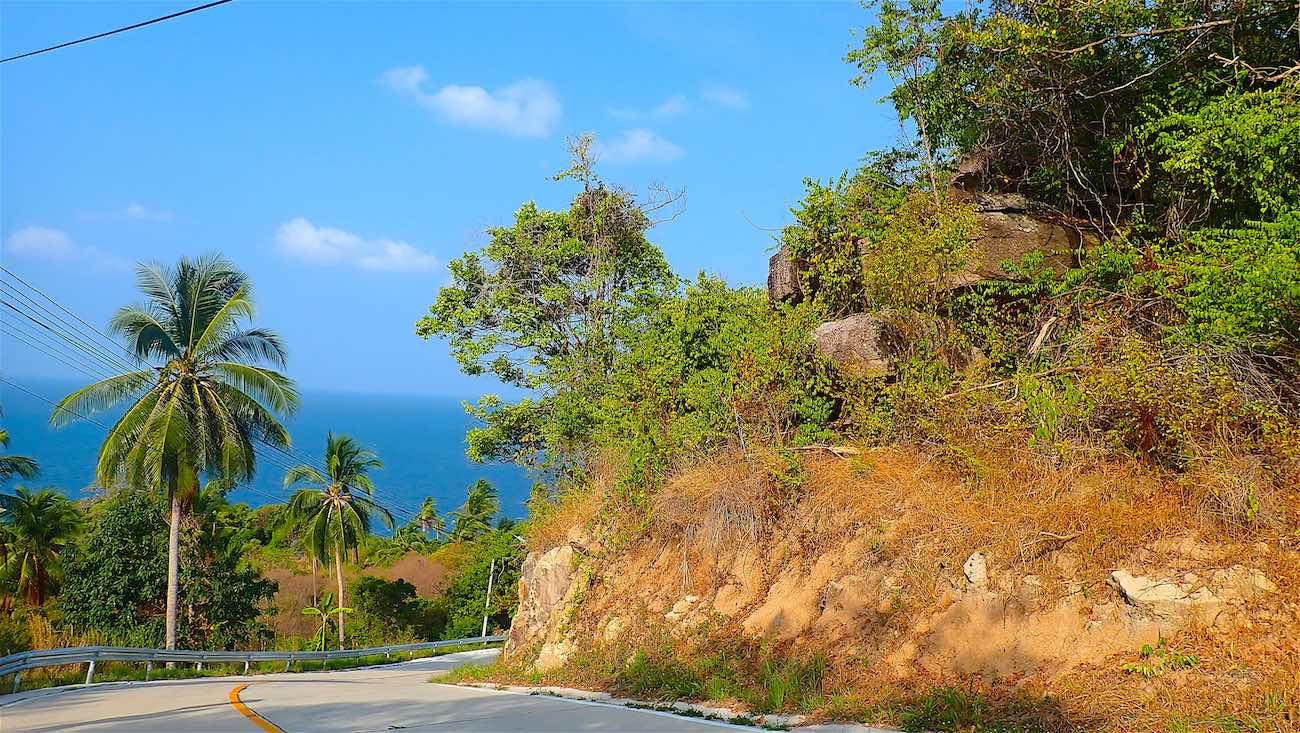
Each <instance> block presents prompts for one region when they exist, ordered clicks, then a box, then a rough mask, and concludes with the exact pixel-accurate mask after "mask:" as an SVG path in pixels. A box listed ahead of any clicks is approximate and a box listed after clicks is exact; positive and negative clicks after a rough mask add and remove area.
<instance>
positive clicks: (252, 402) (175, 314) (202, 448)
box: [50, 255, 298, 649]
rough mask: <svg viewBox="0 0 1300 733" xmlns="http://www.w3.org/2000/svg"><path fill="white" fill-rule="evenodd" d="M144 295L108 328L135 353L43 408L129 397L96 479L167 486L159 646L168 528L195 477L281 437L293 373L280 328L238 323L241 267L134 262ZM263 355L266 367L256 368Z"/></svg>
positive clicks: (171, 596)
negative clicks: (131, 363) (127, 366)
mask: <svg viewBox="0 0 1300 733" xmlns="http://www.w3.org/2000/svg"><path fill="white" fill-rule="evenodd" d="M136 272H137V276H136V281H137V284H138V285H139V288H140V290H141V291H142V292H143V293H144V295H145V298H146V301H145V302H144V303H141V304H134V305H128V306H125V307H123V308H121V309H120V310H118V311H117V313H116V314H115V315H114V316H113V319H112V321H111V322H110V324H109V328H110V329H111V330H112V331H113V332H114V333H115V334H117V335H120V336H122V337H124V339H125V340H126V343H127V347H128V348H129V349H130V351H131V353H133V354H134V355H135V357H136V359H137V360H138V361H139V362H140V366H139V368H137V369H133V370H129V371H125V372H124V373H122V374H118V375H116V376H113V377H109V378H107V379H103V380H101V381H98V382H95V383H94V384H91V385H88V386H86V387H83V388H82V389H79V390H77V391H76V392H73V393H72V394H70V395H68V396H67V397H64V398H63V400H62V401H61V402H60V403H59V404H58V406H57V407H55V409H54V414H53V415H51V416H50V422H51V423H52V424H53V425H55V426H56V427H57V426H62V425H65V424H68V423H70V422H74V421H75V420H77V419H78V418H79V417H81V416H89V415H90V414H93V413H95V412H99V411H102V410H106V409H109V408H111V407H114V406H116V405H119V404H122V403H129V404H130V407H128V408H127V410H126V412H125V413H124V414H123V415H122V417H121V418H120V419H119V420H118V421H117V423H116V424H115V425H114V426H113V427H112V429H111V430H109V433H108V435H107V436H106V437H105V438H104V443H103V445H102V446H101V447H100V449H99V461H98V464H97V465H96V469H95V472H96V478H97V479H98V481H99V483H100V484H101V485H103V486H106V487H107V486H116V485H119V484H123V483H124V484H126V485H129V486H135V487H141V488H150V489H158V490H161V491H164V492H166V496H167V498H168V500H169V501H170V504H171V531H170V534H169V537H168V549H167V648H168V649H174V648H175V647H176V601H177V585H178V578H179V562H180V560H179V557H180V545H179V538H180V535H179V532H180V526H181V519H182V514H183V513H184V511H185V507H186V506H187V505H188V503H189V502H190V500H192V499H193V497H194V495H195V494H196V493H197V492H198V490H199V481H200V478H201V476H203V475H205V474H206V475H210V476H221V477H224V478H226V479H229V480H231V481H247V480H249V479H251V478H252V476H253V470H254V468H255V465H256V458H257V456H256V454H255V453H254V450H253V443H254V441H262V442H264V443H267V444H269V445H273V446H281V447H283V446H288V445H289V433H288V431H286V430H285V429H284V426H283V425H281V424H280V422H279V419H278V418H277V414H280V415H284V414H289V413H291V412H293V411H294V410H295V409H296V408H297V406H298V394H297V391H296V390H295V388H294V385H293V382H291V381H290V380H289V379H288V378H287V377H285V376H284V375H283V374H281V373H280V372H278V371H275V369H273V368H271V367H277V368H283V366H284V363H285V350H284V345H283V344H282V343H281V342H280V338H279V336H277V335H276V334H275V333H274V332H272V331H269V330H266V329H263V328H252V327H248V326H247V325H246V322H247V321H249V320H251V319H252V318H253V316H254V313H255V309H254V306H253V297H252V291H251V288H250V286H249V283H248V277H247V276H246V275H245V274H244V273H242V272H240V271H239V270H237V269H235V267H234V266H233V265H231V264H230V263H229V262H228V261H226V260H225V259H223V258H221V257H219V256H215V255H212V256H204V257H200V258H198V259H196V260H190V259H181V261H180V262H179V263H178V264H177V265H176V266H175V267H173V268H165V267H162V266H160V265H152V264H150V265H140V266H139V268H137V271H136ZM264 365H269V366H264Z"/></svg>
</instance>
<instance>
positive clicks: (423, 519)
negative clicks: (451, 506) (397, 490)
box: [411, 496, 447, 536]
mask: <svg viewBox="0 0 1300 733" xmlns="http://www.w3.org/2000/svg"><path fill="white" fill-rule="evenodd" d="M411 524H412V525H414V526H418V527H419V528H420V531H421V532H423V533H424V534H425V535H428V534H429V533H430V532H432V533H433V534H434V535H437V536H441V535H442V534H443V533H444V532H446V531H447V524H446V522H444V521H443V520H442V516H441V515H439V514H438V502H436V501H434V500H433V497H432V496H426V497H424V503H423V504H421V505H420V513H419V514H416V515H415V518H414V519H412V520H411Z"/></svg>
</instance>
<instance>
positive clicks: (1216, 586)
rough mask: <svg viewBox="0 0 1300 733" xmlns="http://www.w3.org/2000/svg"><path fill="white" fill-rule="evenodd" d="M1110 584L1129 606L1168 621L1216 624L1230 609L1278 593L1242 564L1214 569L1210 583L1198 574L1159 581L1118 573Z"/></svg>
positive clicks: (1112, 576)
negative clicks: (1194, 619)
mask: <svg viewBox="0 0 1300 733" xmlns="http://www.w3.org/2000/svg"><path fill="white" fill-rule="evenodd" d="M1110 583H1111V585H1112V586H1113V587H1114V588H1115V589H1116V590H1118V591H1119V592H1120V594H1121V595H1122V596H1123V597H1124V600H1125V601H1126V602H1127V603H1128V604H1129V605H1131V606H1133V607H1135V608H1137V609H1138V610H1140V611H1142V612H1144V613H1147V614H1150V615H1152V616H1155V617H1157V618H1161V619H1165V620H1168V621H1184V620H1188V619H1192V618H1197V619H1200V620H1203V621H1206V622H1213V621H1215V620H1216V619H1217V618H1218V616H1219V614H1220V613H1222V612H1223V611H1224V610H1225V609H1227V608H1228V607H1229V606H1235V605H1241V604H1243V603H1246V602H1248V601H1251V600H1255V599H1257V598H1260V597H1262V596H1265V595H1268V594H1271V593H1276V592H1277V586H1276V585H1274V584H1273V582H1272V581H1270V580H1269V579H1268V578H1267V577H1265V576H1264V574H1263V573H1262V572H1260V571H1259V570H1254V569H1250V568H1246V567H1244V566H1241V565H1233V566H1232V567H1230V568H1226V569H1220V570H1215V571H1214V572H1213V573H1212V574H1211V576H1210V577H1209V578H1208V579H1207V580H1206V579H1202V578H1201V577H1200V576H1198V575H1196V574H1195V573H1187V574H1185V575H1183V576H1181V577H1177V578H1173V577H1170V578H1160V577H1152V576H1143V575H1133V574H1132V573H1130V572H1129V571H1127V570H1116V571H1115V572H1113V573H1111V574H1110Z"/></svg>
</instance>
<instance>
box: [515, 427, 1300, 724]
mask: <svg viewBox="0 0 1300 733" xmlns="http://www.w3.org/2000/svg"><path fill="white" fill-rule="evenodd" d="M981 441H982V442H976V441H973V440H972V441H970V442H967V443H963V442H960V441H951V442H949V443H948V444H947V445H946V446H945V447H944V448H943V449H942V450H933V449H926V448H922V447H917V446H890V447H886V448H862V449H861V453H860V454H859V455H858V456H855V457H852V458H847V459H846V458H838V457H834V456H830V455H824V454H815V453H809V454H805V455H804V457H803V462H802V468H801V470H800V471H798V472H797V473H798V474H799V475H800V476H801V479H802V480H801V481H799V482H798V483H797V484H796V483H790V482H788V481H780V480H777V479H775V478H773V477H774V475H777V474H778V472H775V471H774V470H773V468H772V465H771V463H770V460H769V461H764V460H758V461H747V460H745V459H744V458H743V457H742V456H739V455H725V456H720V457H717V458H716V459H715V460H712V461H709V462H707V463H704V464H701V465H697V466H695V467H693V468H691V469H690V470H685V471H681V472H680V473H678V474H677V475H675V476H673V477H672V478H670V479H669V480H668V481H667V482H666V484H665V486H664V488H663V489H662V490H661V491H660V492H659V494H658V495H657V496H655V497H654V498H653V502H652V505H651V509H652V511H651V514H650V519H649V522H647V521H646V520H645V517H644V516H632V515H626V516H622V517H618V519H620V520H621V521H622V523H623V524H622V525H621V526H614V525H608V524H607V526H605V527H604V528H603V529H602V530H601V531H604V532H613V531H617V532H621V533H623V534H625V535H627V534H631V535H634V536H637V537H639V538H640V540H638V541H634V542H631V543H629V544H627V545H626V547H624V548H623V549H622V550H620V552H619V553H612V554H611V555H610V556H609V559H608V561H607V562H608V563H609V565H608V566H607V567H606V568H605V570H604V573H605V574H606V576H607V577H608V578H611V579H614V580H617V582H609V583H604V584H602V583H600V582H597V583H596V585H595V586H594V587H593V589H592V592H591V593H590V594H589V597H588V598H587V599H586V600H585V601H584V605H583V607H582V609H580V611H579V613H578V614H577V618H576V619H575V622H574V624H573V627H572V628H573V629H575V630H576V632H577V637H576V638H577V639H578V640H579V642H580V646H583V647H584V648H585V651H583V652H581V653H580V654H579V655H578V656H577V657H575V659H574V664H572V665H570V667H569V668H568V669H566V670H560V671H557V672H556V673H554V674H552V675H548V676H547V679H548V680H550V681H554V682H557V683H565V684H578V685H580V686H586V687H590V686H595V687H600V686H609V684H611V682H610V680H611V679H612V677H611V675H616V674H617V673H618V667H617V666H616V665H615V666H611V665H610V664H609V660H608V658H607V657H608V654H609V651H608V650H605V651H601V648H602V645H603V644H604V642H595V641H593V640H596V639H600V638H601V633H600V629H601V626H600V623H601V621H602V620H603V619H604V618H606V617H607V616H608V615H610V614H612V613H619V614H624V615H628V616H629V617H632V618H637V619H645V620H646V621H645V623H647V624H650V623H653V622H652V621H651V619H653V618H654V617H655V614H656V613H658V614H662V613H663V609H664V608H666V607H670V606H672V604H673V602H674V600H675V599H676V598H680V597H681V596H682V595H684V594H686V593H692V594H700V595H701V597H708V593H709V592H710V591H711V590H712V589H714V588H715V587H717V584H719V583H720V582H721V581H722V579H723V578H728V576H730V573H731V572H732V571H731V569H730V568H731V561H732V560H733V559H734V558H735V557H736V554H737V551H739V550H750V551H752V552H753V553H754V554H755V555H756V556H757V557H758V558H759V562H760V564H765V570H763V575H764V578H765V580H764V582H766V583H768V584H769V585H770V584H771V583H772V582H773V581H774V580H775V577H776V574H778V573H781V572H784V571H786V570H788V569H789V568H791V567H795V566H800V565H801V566H803V567H804V569H805V571H806V570H807V569H808V568H809V567H810V566H812V565H813V564H815V561H817V559H818V558H821V557H823V556H824V555H830V556H835V555H836V553H839V555H840V556H841V559H842V560H843V562H845V563H849V564H851V565H853V566H854V567H858V568H870V567H874V568H883V569H885V570H882V571H881V572H886V571H887V572H888V574H889V575H890V576H891V577H894V578H895V579H896V580H897V581H898V582H897V585H898V586H899V587H900V588H902V589H903V590H902V591H901V593H902V596H901V597H900V598H899V601H900V605H899V607H898V609H897V610H896V611H894V610H891V611H890V613H891V614H893V615H892V616H891V618H890V620H889V622H888V625H887V626H884V627H872V628H871V629H861V630H860V633H862V634H865V635H867V636H868V637H869V638H865V639H864V640H863V641H864V643H863V644H861V645H859V647H860V648H865V649H867V651H865V652H863V653H862V655H861V656H847V655H842V654H840V653H839V652H840V649H841V646H839V645H826V646H823V645H824V644H829V641H828V640H826V639H821V638H819V637H817V636H815V635H813V634H806V635H804V636H803V637H801V638H799V639H798V640H796V642H795V644H796V645H797V646H798V649H799V653H800V654H809V653H817V652H819V651H820V652H824V653H825V654H826V656H827V661H828V667H827V670H826V678H825V683H824V687H825V689H826V690H827V693H826V695H825V698H824V699H821V700H820V701H810V702H808V703H807V704H808V705H809V706H812V707H811V709H810V710H806V711H805V712H809V711H811V712H814V713H815V714H816V715H819V716H825V717H836V718H846V717H847V718H853V719H857V720H861V721H866V722H876V723H883V724H891V723H892V724H901V723H900V721H903V720H905V719H907V716H908V715H912V714H913V712H915V711H916V710H921V709H922V708H925V707H926V706H932V705H940V707H942V704H946V703H944V702H943V701H944V700H947V699H948V698H952V700H955V701H956V702H955V703H953V704H958V703H961V702H962V700H964V698H963V697H962V696H963V695H964V694H966V693H964V692H962V690H971V691H974V692H972V693H971V694H972V695H974V696H975V697H974V698H971V700H973V702H972V701H971V700H967V701H966V702H969V703H970V704H971V705H973V706H974V707H975V708H978V709H979V710H981V711H983V712H982V713H980V714H981V715H984V716H986V719H987V720H988V721H991V723H990V725H992V724H994V723H996V724H1000V725H1004V726H1013V727H1014V726H1022V727H1023V728H1024V729H1026V730H1062V731H1064V730H1098V731H1100V730H1141V731H1162V732H1164V733H1184V732H1191V731H1206V732H1209V731H1219V732H1220V733H1229V732H1230V731H1288V730H1300V717H1298V716H1300V712H1297V710H1298V708H1297V706H1298V705H1300V683H1297V680H1300V629H1293V628H1291V625H1293V624H1294V622H1295V621H1296V613H1297V609H1300V562H1297V561H1296V557H1297V555H1296V551H1297V550H1298V549H1300V534H1297V528H1298V527H1300V487H1297V484H1296V482H1295V480H1294V477H1291V478H1290V479H1285V478H1279V477H1270V476H1267V475H1265V474H1262V473H1258V472H1256V473H1251V471H1252V468H1251V467H1252V466H1253V465H1256V464H1255V463H1254V462H1252V461H1251V460H1249V459H1244V460H1242V461H1231V462H1220V463H1214V464H1207V465H1206V466H1204V467H1203V468H1202V469H1199V470H1198V471H1194V472H1192V473H1190V474H1188V475H1186V476H1184V477H1181V478H1180V477H1173V476H1170V475H1168V474H1165V473H1162V472H1161V471H1160V470H1159V469H1157V468H1154V467H1151V466H1149V465H1145V464H1143V463H1141V462H1138V461H1135V460H1128V459H1115V458H1110V459H1107V460H1096V461H1087V460H1078V461H1075V462H1073V463H1071V464H1070V465H1068V466H1065V467H1062V466H1059V465H1054V464H1053V463H1052V462H1050V461H1047V460H1044V459H1043V458H1042V457H1041V455H1039V454H1036V453H1034V452H1032V451H1030V450H1027V449H1026V448H1025V447H1024V446H1025V445H1026V442H1025V440H1024V438H1023V436H1019V435H1010V436H1007V437H1006V438H1005V440H1004V441H990V440H989V439H988V438H987V437H985V438H982V439H981ZM1252 497H1256V498H1252ZM609 501H610V494H609V492H608V488H607V487H604V488H599V489H598V490H594V491H591V492H589V493H588V494H586V495H585V496H577V495H575V496H573V497H570V498H569V499H567V500H566V501H565V502H561V504H560V505H559V508H558V510H557V511H556V513H554V514H552V515H551V516H549V517H548V518H547V522H548V526H547V528H546V530H545V534H544V535H543V536H544V537H547V538H550V539H549V540H545V539H544V540H540V541H539V540H535V542H538V543H539V546H541V547H545V546H547V544H548V543H550V542H555V541H556V539H557V538H562V537H564V536H565V533H566V532H567V530H568V529H569V527H572V526H574V525H573V524H570V523H569V522H571V521H578V522H582V526H584V527H588V528H591V527H593V526H595V525H596V524H597V523H599V521H605V522H609V521H610V516H609V513H608V506H609ZM1252 502H1254V503H1253V504H1252ZM602 507H604V508H602ZM1252 507H1255V508H1252ZM1247 510H1249V512H1248V511H1247ZM602 512H604V513H602ZM1248 514H1249V515H1250V518H1249V519H1247V516H1248ZM598 517H600V518H603V519H598ZM1187 543H1190V544H1192V545H1193V546H1195V547H1197V548H1201V549H1204V550H1205V551H1206V552H1209V553H1210V555H1212V556H1211V557H1206V558H1201V559H1195V560H1194V562H1195V563H1199V564H1200V565H1204V566H1205V567H1207V568H1212V567H1225V566H1228V565H1232V564H1237V563H1240V564H1243V565H1247V566H1250V567H1256V568H1260V569H1262V570H1263V571H1264V572H1265V574H1266V575H1267V576H1268V577H1269V578H1270V579H1272V580H1273V582H1275V583H1276V584H1277V586H1278V587H1279V588H1280V593H1278V594H1277V595H1275V596H1271V597H1270V598H1269V599H1268V600H1267V601H1261V602H1259V603H1258V604H1257V605H1256V606H1253V607H1252V609H1251V614H1252V615H1251V616H1250V618H1251V619H1253V622H1251V621H1247V623H1246V624H1245V625H1239V627H1238V628H1236V629H1235V630H1233V631H1230V632H1223V631H1217V632H1212V631H1210V630H1198V629H1191V630H1184V631H1182V632H1181V633H1178V634H1177V635H1176V636H1173V638H1172V640H1171V643H1172V644H1173V645H1174V646H1175V647H1176V648H1178V649H1179V650H1180V651H1182V652H1184V653H1188V654H1193V655H1196V657H1197V658H1198V659H1199V663H1198V664H1197V666H1196V668H1195V669H1191V670H1182V671H1177V672H1171V673H1169V674H1167V675H1163V676H1160V677H1157V678H1154V679H1145V678H1141V677H1140V676H1137V675H1134V674H1130V673H1126V672H1125V671H1124V670H1123V666H1124V664H1126V663H1128V662H1133V661H1136V660H1137V653H1138V650H1137V649H1136V648H1135V649H1132V650H1126V651H1123V652H1121V653H1117V654H1114V655H1112V656H1110V657H1107V658H1089V659H1088V662H1087V663H1085V664H1082V665H1078V666H1075V667H1073V668H1067V671H1065V672H1063V673H1060V674H1055V675H1052V676H1048V675H1035V673H1034V672H1033V671H1032V670H1028V671H1026V672H1025V673H1023V674H1020V675H1018V676H1015V677H1012V678H1009V679H997V678H989V677H981V678H979V679H966V678H962V677H960V676H956V677H954V676H952V675H951V674H944V673H935V672H934V671H933V670H932V671H930V672H926V671H924V670H923V669H921V667H920V666H919V665H916V666H914V667H913V668H912V669H911V670H910V671H909V672H908V673H906V674H904V675H903V676H897V675H895V674H893V673H891V672H890V671H889V667H888V665H884V664H882V662H883V660H884V659H885V658H886V657H887V656H888V655H889V654H890V653H891V652H892V651H895V650H897V649H898V648H899V647H900V645H903V644H906V643H908V642H909V641H915V640H917V639H918V638H919V636H920V635H922V634H924V633H925V632H923V631H918V630H919V629H924V628H927V626H926V625H927V624H928V623H930V620H931V619H933V618H935V617H936V614H939V613H941V612H942V611H943V610H944V609H945V608H946V607H947V606H946V605H945V604H948V603H951V596H950V589H951V588H952V583H954V582H958V581H959V579H960V577H961V564H962V562H963V561H964V560H965V559H966V558H967V557H968V556H969V555H970V554H971V553H973V552H976V551H979V552H983V553H984V554H985V555H986V556H987V557H988V558H989V564H990V567H991V568H994V585H993V588H992V590H993V591H994V592H995V593H1001V594H1007V595H1010V594H1011V593H1012V592H1013V589H1014V588H1016V587H1018V582H1019V579H1020V578H1022V577H1024V576H1026V575H1035V576H1038V578H1039V579H1040V581H1041V583H1042V589H1043V593H1041V594H1040V595H1039V596H1038V599H1039V600H1038V603H1039V604H1040V605H1041V606H1043V607H1049V606H1054V605H1055V604H1057V603H1058V602H1060V601H1062V599H1069V598H1076V599H1078V598H1097V599H1100V600H1099V601H1098V602H1102V601H1104V600H1105V599H1106V598H1112V599H1113V593H1112V592H1111V591H1109V590H1108V589H1107V588H1106V586H1105V585H1104V583H1105V580H1106V578H1107V576H1108V574H1109V573H1110V572H1111V571H1112V570H1115V569H1116V568H1120V567H1124V568H1129V569H1133V570H1134V571H1135V572H1143V571H1147V570H1158V569H1160V568H1164V567H1170V568H1182V569H1185V570H1192V569H1197V570H1199V569H1200V565H1197V566H1196V567H1188V563H1190V562H1193V561H1192V560H1188V557H1187V556H1185V555H1184V554H1183V553H1184V550H1183V549H1180V547H1181V546H1182V545H1185V544H1187ZM849 548H855V549H853V550H852V552H850V550H849ZM845 553H849V554H852V553H861V556H858V555H856V554H855V555H853V556H852V557H849V556H848V554H845ZM679 561H680V562H679ZM688 561H689V563H690V565H691V566H692V567H694V568H699V569H702V571H701V572H693V573H692V574H691V576H690V580H683V579H682V578H683V577H684V576H683V574H682V572H681V570H680V568H681V567H683V566H684V565H686V563H687V562H688ZM859 572H860V571H859ZM734 580H735V578H734V577H730V578H729V579H728V582H734ZM945 598H947V599H949V600H945ZM1089 603H1091V601H1089ZM638 604H641V608H639V609H638V608H637V605H638ZM646 604H649V606H650V607H651V608H646V607H645V606H646ZM1082 605H1083V606H1084V607H1085V608H1086V607H1087V606H1088V603H1084V604H1082ZM753 608H754V606H752V605H751V606H749V607H748V608H746V609H742V610H741V611H740V612H739V613H737V614H736V616H735V617H734V618H735V620H736V621H739V620H740V619H742V618H744V617H745V616H746V615H747V613H748V612H749V610H752V609H753ZM653 609H658V610H653ZM1084 612H1085V613H1086V611H1084ZM1084 620H1086V619H1080V620H1079V624H1080V625H1082V624H1083V621H1084ZM673 638H680V639H681V641H680V646H679V648H678V649H677V650H676V654H678V655H683V654H687V653H688V652H689V647H690V645H691V643H692V642H691V641H690V639H689V638H687V637H681V635H680V634H677V635H676V636H674V637H673ZM659 639H660V637H656V641H655V644H656V645H659V644H661V643H662V642H661V641H660V640H659ZM627 643H629V642H628V640H626V639H622V640H620V641H619V642H618V644H619V645H625V644H627ZM768 651H769V652H770V653H773V654H781V653H785V652H782V650H781V649H780V648H773V649H768ZM786 651H789V650H788V649H787V650H786ZM1049 651H1051V653H1057V652H1058V651H1059V653H1060V654H1063V655H1065V656H1069V655H1070V654H1071V650H1049ZM629 653H630V652H629V651H628V649H627V648H623V651H622V652H620V654H621V656H620V659H623V660H624V661H626V659H628V658H630V657H628V654H629ZM657 653H659V654H660V655H661V656H663V655H664V654H665V652H663V651H662V649H660V650H659V651H658V652H657ZM671 657H672V654H667V657H666V658H671ZM584 660H585V661H584ZM582 665H586V668H585V669H579V667H582ZM593 665H594V666H593ZM529 674H531V673H529ZM534 676H535V675H534ZM954 685H956V687H954ZM954 690H956V692H954ZM945 696H947V697H945ZM936 701H938V702H936ZM909 711H912V712H909ZM1002 729H1003V730H1009V729H1013V728H1005V727H1004V728H1002Z"/></svg>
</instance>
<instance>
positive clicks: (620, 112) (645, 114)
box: [605, 94, 691, 120]
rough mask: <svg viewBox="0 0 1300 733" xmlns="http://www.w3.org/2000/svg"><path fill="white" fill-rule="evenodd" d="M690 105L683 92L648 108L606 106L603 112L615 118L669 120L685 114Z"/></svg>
mask: <svg viewBox="0 0 1300 733" xmlns="http://www.w3.org/2000/svg"><path fill="white" fill-rule="evenodd" d="M690 106H691V105H690V102H688V101H687V100H686V95H685V94H674V95H672V96H670V97H668V98H667V99H665V100H664V101H663V102H661V103H659V104H658V105H656V106H655V107H653V108H652V109H650V110H642V109H636V108H635V107H606V108H605V112H607V113H608V114H609V116H610V117H613V118H614V119H616V120H644V119H656V120H670V119H672V118H674V117H681V116H682V115H684V114H686V111H687V110H688V109H690Z"/></svg>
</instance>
